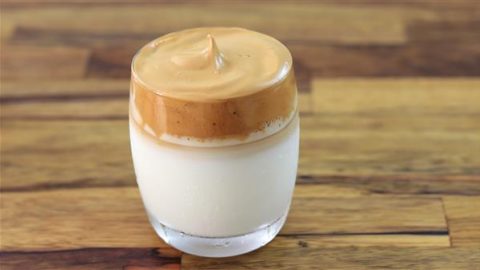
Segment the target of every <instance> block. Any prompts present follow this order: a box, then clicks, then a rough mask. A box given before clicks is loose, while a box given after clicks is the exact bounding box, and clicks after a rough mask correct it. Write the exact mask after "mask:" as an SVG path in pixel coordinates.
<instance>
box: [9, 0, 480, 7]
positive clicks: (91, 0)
mask: <svg viewBox="0 0 480 270" xmlns="http://www.w3.org/2000/svg"><path fill="white" fill-rule="evenodd" d="M234 1H235V0H234ZM173 2H175V3H179V2H189V1H188V0H187V1H185V0H183V1H182V0H175V1H172V0H121V1H116V0H96V1H95V0H66V1H65V0H63V1H61V0H21V1H18V0H4V1H2V3H1V6H2V7H30V6H37V5H42V6H44V5H52V6H62V5H92V4H100V5H109V4H116V5H119V4H120V5H121V4H126V5H131V4H151V3H158V4H169V3H173ZM222 2H224V0H203V1H202V3H222ZM247 2H253V3H258V2H262V3H272V2H275V3H276V2H286V3H307V4H311V3H312V1H311V0H247ZM315 2H316V3H325V4H338V1H335V0H317V1H315ZM347 4H349V5H361V6H366V7H368V6H370V5H373V6H376V5H379V6H414V7H424V8H448V9H454V8H457V9H459V8H464V9H468V8H478V3H477V1H475V0H459V1H456V2H455V3H452V2H450V1H438V0H402V1H379V0H361V1H359V0H342V2H341V5H347Z"/></svg>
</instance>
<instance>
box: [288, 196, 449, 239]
mask: <svg viewBox="0 0 480 270" xmlns="http://www.w3.org/2000/svg"><path fill="white" fill-rule="evenodd" d="M402 232H412V233H414V232H420V233H422V232H423V233H430V232H434V233H443V234H447V225H446V222H445V217H444V214H443V209H442V203H441V200H440V199H435V198H418V197H410V198H408V197H407V198H395V197H391V196H390V197H357V198H298V199H297V198H295V197H294V199H293V202H292V206H291V211H290V214H289V217H288V221H287V223H286V225H285V227H284V228H283V229H282V231H281V232H280V234H309V233H312V234H315V233H319V234H328V233H330V234H356V233H360V234H361V233H365V234H369V233H402Z"/></svg>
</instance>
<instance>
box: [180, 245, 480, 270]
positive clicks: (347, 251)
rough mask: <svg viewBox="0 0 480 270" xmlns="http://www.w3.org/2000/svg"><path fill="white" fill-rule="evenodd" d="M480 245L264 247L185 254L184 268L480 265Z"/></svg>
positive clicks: (430, 267) (453, 267)
mask: <svg viewBox="0 0 480 270" xmlns="http://www.w3.org/2000/svg"><path fill="white" fill-rule="evenodd" d="M478 254H480V249H460V248H431V247H426V248H420V247H419V248H411V247H408V248H407V247H406V248H393V247H392V248H388V249H387V248H384V247H368V248H356V247H345V248H310V247H302V246H298V247H297V248H295V249H292V248H263V249H260V250H258V251H256V252H254V253H250V254H248V255H243V256H238V257H230V258H224V259H207V258H200V257H195V256H191V255H184V256H183V257H182V269H232V270H234V269H316V268H318V267H319V266H321V267H322V268H325V269H432V270H440V269H445V270H447V269H448V270H450V269H459V270H460V269H469V270H471V269H478V265H479V264H480V256H479V255H478Z"/></svg>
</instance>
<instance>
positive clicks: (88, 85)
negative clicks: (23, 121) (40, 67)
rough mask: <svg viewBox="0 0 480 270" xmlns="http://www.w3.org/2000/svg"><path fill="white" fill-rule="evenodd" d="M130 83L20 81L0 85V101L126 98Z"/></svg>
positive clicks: (125, 81)
mask: <svg viewBox="0 0 480 270" xmlns="http://www.w3.org/2000/svg"><path fill="white" fill-rule="evenodd" d="M129 87H130V81H129V80H112V79H101V80H95V79H90V80H85V79H80V80H72V79H70V80H61V79H59V80H20V81H8V80H7V81H3V82H2V92H1V93H0V101H1V102H3V103H14V102H17V101H44V100H47V101H48V100H58V99H62V100H65V99H66V100H71V99H84V100H85V99H88V98H92V99H95V98H102V97H105V98H108V97H124V98H127V97H128V93H129Z"/></svg>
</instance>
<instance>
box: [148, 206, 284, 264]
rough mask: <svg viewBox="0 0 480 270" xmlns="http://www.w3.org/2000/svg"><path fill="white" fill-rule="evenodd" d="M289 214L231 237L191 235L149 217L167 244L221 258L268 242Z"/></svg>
mask: <svg viewBox="0 0 480 270" xmlns="http://www.w3.org/2000/svg"><path fill="white" fill-rule="evenodd" d="M287 214H288V212H287V213H285V214H284V215H283V216H282V217H280V218H278V219H277V220H275V221H274V222H273V223H271V224H270V225H267V226H265V227H263V228H261V229H258V230H255V231H253V232H251V233H247V234H243V235H237V236H230V237H202V236H195V235H190V234H186V233H183V232H180V231H177V230H175V229H172V228H169V227H167V226H165V225H163V224H162V223H160V222H159V221H158V220H156V219H155V218H154V217H153V216H152V215H150V214H149V215H148V217H149V219H150V223H151V224H152V226H153V228H154V229H155V232H156V233H157V234H158V236H160V238H162V239H163V240H164V241H165V242H166V243H167V244H169V245H171V246H173V247H175V248H176V249H179V250H181V251H183V252H185V253H188V254H192V255H196V256H202V257H212V258H219V257H230V256H236V255H240V254H244V253H247V252H250V251H253V250H255V249H258V248H260V247H262V246H264V245H266V244H268V243H269V242H270V241H272V239H273V238H274V237H275V236H276V235H277V234H278V232H279V231H280V229H281V228H282V226H283V224H284V223H285V220H286V218H287Z"/></svg>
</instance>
